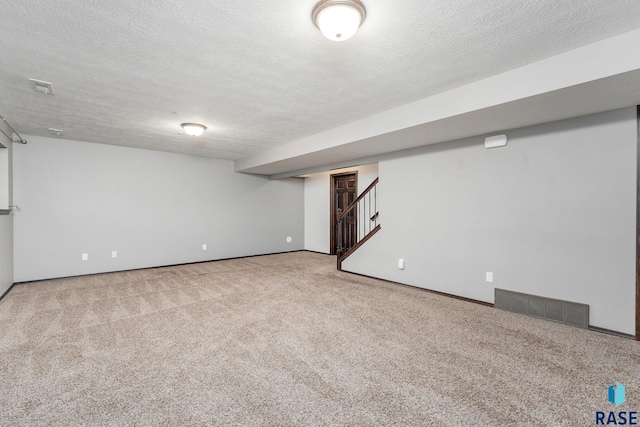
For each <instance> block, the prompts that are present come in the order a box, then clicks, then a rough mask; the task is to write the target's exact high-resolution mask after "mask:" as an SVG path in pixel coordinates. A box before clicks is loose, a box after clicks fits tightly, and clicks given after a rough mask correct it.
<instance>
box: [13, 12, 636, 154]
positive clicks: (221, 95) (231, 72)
mask: <svg viewBox="0 0 640 427" xmlns="http://www.w3.org/2000/svg"><path fill="white" fill-rule="evenodd" d="M315 2H316V0H279V1H263V0H243V1H237V0H216V1H211V0H206V1H205V0H192V1H189V2H184V1H178V0H155V1H151V0H138V1H135V2H133V1H129V0H110V1H108V2H105V1H103V0H83V1H78V0H57V1H55V2H47V1H41V0H38V1H36V0H22V1H8V2H1V3H0V16H1V17H2V26H0V56H1V58H2V60H1V61H0V90H1V92H0V114H2V115H3V116H5V117H6V118H7V120H8V121H9V123H11V124H12V126H13V127H14V128H16V130H18V131H19V132H20V133H24V134H32V135H45V136H46V135H48V130H47V129H48V128H50V127H51V128H59V129H63V131H64V134H63V137H64V138H68V139H75V140H81V141H89V142H97V143H106V144H115V145H124V146H131V147H139V148H146V149H154V150H163V151H171V152H181V153H186V154H195V155H203V156H211V157H217V158H224V159H234V160H235V159H240V158H243V157H246V156H248V155H251V154H255V153H259V152H262V151H264V150H267V149H270V148H272V147H275V146H278V145H282V144H285V143H288V142H291V141H296V140H298V139H300V138H304V137H306V136H309V135H313V134H316V133H318V132H322V131H325V130H327V129H331V128H334V127H337V126H339V125H342V124H345V123H349V122H352V121H354V120H358V119H361V118H364V117H367V116H370V115H372V114H375V113H378V112H381V111H384V110H388V109H390V108H393V107H396V106H398V105H402V104H405V103H408V102H411V101H415V100H418V99H421V98H425V97H427V96H431V95H433V94H436V93H440V92H443V91H445V90H448V89H451V88H453V87H458V86H461V85H463V84H467V83H470V82H473V81H476V80H479V79H481V78H485V77H488V76H491V75H494V74H497V73H500V72H503V71H506V70H510V69H513V68H515V67H518V66H521V65H524V64H528V63H531V62H534V61H537V60H540V59H542V58H546V57H549V56H552V55H555V54H559V53H562V52H566V51H568V50H571V49H574V48H576V47H579V46H583V45H586V44H588V43H591V42H594V41H597V40H601V39H604V38H607V37H611V36H614V35H617V34H621V33H624V32H626V31H630V30H633V29H636V28H640V2H639V1H638V0H610V1H601V0H592V1H588V0H579V1H578V0H563V1H560V0H524V1H520V0H517V1H516V0H511V1H509V0H502V1H477V0H458V1H454V2H452V1H447V2H444V1H442V0H440V1H433V0H385V1H365V5H366V7H367V19H366V21H365V23H364V25H363V26H362V28H361V29H360V31H359V32H358V33H357V34H356V35H355V36H354V37H353V38H352V39H350V40H348V41H345V42H340V43H336V42H330V41H329V40H326V39H325V38H324V37H323V36H322V35H321V34H320V32H319V31H318V30H317V29H316V28H315V27H314V25H313V24H312V22H311V19H310V14H311V10H312V8H313V6H314V4H315ZM28 78H36V79H41V80H46V81H50V82H52V83H53V85H54V89H55V96H44V95H41V94H37V93H36V92H35V91H34V90H33V89H32V88H31V87H30V86H29V81H28ZM182 122H200V123H203V124H205V125H206V126H208V127H209V130H208V131H207V132H206V133H205V135H204V136H203V137H200V138H193V137H188V136H186V135H184V134H183V133H182V130H181V129H180V127H179V124H180V123H182Z"/></svg>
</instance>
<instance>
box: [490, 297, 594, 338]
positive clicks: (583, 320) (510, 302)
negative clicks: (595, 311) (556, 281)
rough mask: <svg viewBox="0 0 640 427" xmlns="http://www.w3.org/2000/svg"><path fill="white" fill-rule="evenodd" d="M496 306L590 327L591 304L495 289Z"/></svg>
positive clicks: (581, 326)
mask: <svg viewBox="0 0 640 427" xmlns="http://www.w3.org/2000/svg"><path fill="white" fill-rule="evenodd" d="M494 307H495V308H499V309H502V310H507V311H512V312H514V313H520V314H526V315H529V316H533V317H539V318H541V319H547V320H552V321H554V322H560V323H565V324H567V325H572V326H577V327H579V328H584V329H587V328H589V305H588V304H580V303H577V302H572V301H563V300H559V299H553V298H545V297H541V296H537V295H530V294H523V293H520V292H513V291H507V290H506V289H498V288H496V289H495V304H494Z"/></svg>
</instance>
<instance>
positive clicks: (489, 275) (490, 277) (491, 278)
mask: <svg viewBox="0 0 640 427" xmlns="http://www.w3.org/2000/svg"><path fill="white" fill-rule="evenodd" d="M486 280H487V282H493V273H492V272H491V271H487V275H486Z"/></svg>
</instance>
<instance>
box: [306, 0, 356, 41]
mask: <svg viewBox="0 0 640 427" xmlns="http://www.w3.org/2000/svg"><path fill="white" fill-rule="evenodd" d="M366 16H367V11H366V10H365V8H364V4H362V2H360V0H321V1H320V2H319V3H318V4H316V5H315V7H314V8H313V12H311V19H312V20H313V23H314V24H315V25H316V27H318V28H319V29H320V31H321V32H322V34H323V35H324V36H325V37H326V38H328V39H329V40H333V41H342V40H347V39H348V38H351V36H353V35H354V34H355V33H356V31H358V28H359V27H360V25H362V23H363V22H364V18H365V17H366Z"/></svg>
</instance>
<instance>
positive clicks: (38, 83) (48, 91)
mask: <svg viewBox="0 0 640 427" xmlns="http://www.w3.org/2000/svg"><path fill="white" fill-rule="evenodd" d="M29 81H30V82H31V87H33V88H34V89H35V91H36V92H38V93H41V94H43V95H53V85H52V84H51V83H49V82H45V81H43V80H37V79H29Z"/></svg>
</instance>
